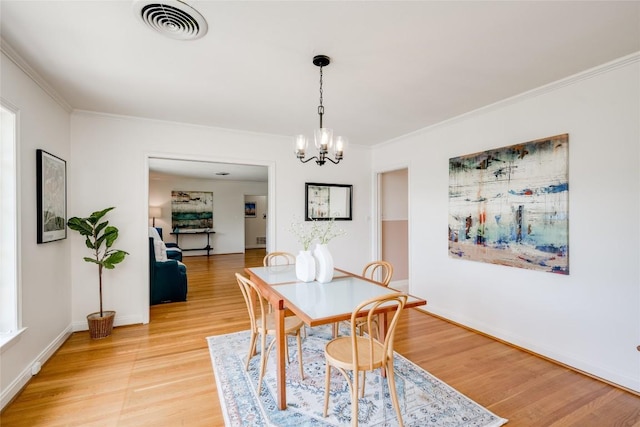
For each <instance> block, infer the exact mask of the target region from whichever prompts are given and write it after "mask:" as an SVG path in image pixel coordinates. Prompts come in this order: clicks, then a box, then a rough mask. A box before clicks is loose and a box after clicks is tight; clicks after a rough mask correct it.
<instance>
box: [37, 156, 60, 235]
mask: <svg viewBox="0 0 640 427" xmlns="http://www.w3.org/2000/svg"><path fill="white" fill-rule="evenodd" d="M36 175H37V176H36V179H37V189H36V190H37V195H38V201H37V210H38V237H37V242H38V243H48V242H53V241H55V240H61V239H66V238H67V162H65V161H64V160H62V159H61V158H59V157H56V156H54V155H53V154H49V153H47V152H46V151H44V150H36Z"/></svg>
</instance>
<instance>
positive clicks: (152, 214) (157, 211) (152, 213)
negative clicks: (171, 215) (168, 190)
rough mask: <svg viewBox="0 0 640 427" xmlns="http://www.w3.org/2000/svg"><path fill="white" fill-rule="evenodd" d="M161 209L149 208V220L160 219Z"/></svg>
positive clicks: (156, 207) (157, 207)
mask: <svg viewBox="0 0 640 427" xmlns="http://www.w3.org/2000/svg"><path fill="white" fill-rule="evenodd" d="M161 216H162V209H160V207H159V206H149V218H160V217H161Z"/></svg>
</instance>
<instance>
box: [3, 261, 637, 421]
mask: <svg viewBox="0 0 640 427" xmlns="http://www.w3.org/2000/svg"><path fill="white" fill-rule="evenodd" d="M263 254H264V251H261V250H251V251H248V253H247V254H246V255H215V256H211V257H210V258H207V257H186V259H185V263H186V264H187V267H188V271H189V301H188V302H186V303H172V304H164V305H158V306H153V307H152V309H151V323H150V324H148V325H135V326H127V327H119V328H116V329H115V330H114V333H113V335H112V336H111V337H109V338H106V339H104V340H97V341H92V340H90V339H89V337H88V333H86V332H77V333H74V334H73V335H72V336H71V337H70V338H69V340H68V341H67V342H66V343H65V344H64V345H63V346H62V347H61V348H60V350H59V351H58V352H57V353H56V354H55V355H54V356H53V357H52V358H51V359H50V360H49V361H48V362H47V363H46V364H45V365H44V366H43V368H42V371H41V372H40V373H39V374H38V375H37V376H35V377H33V379H32V380H31V382H30V383H29V384H28V385H27V386H26V388H25V389H24V390H23V391H22V393H21V394H20V395H19V396H18V397H17V398H16V399H15V400H14V401H13V402H12V403H11V404H10V405H8V406H7V408H5V411H4V412H3V413H2V414H1V416H0V425H2V426H3V427H9V426H30V427H32V426H222V425H223V424H224V421H223V417H222V412H221V409H220V403H219V398H218V394H217V391H216V386H215V380H214V376H213V372H212V368H211V363H210V359H209V352H208V349H207V345H206V341H205V337H208V336H211V335H216V334H224V333H229V332H235V331H239V330H244V329H248V326H249V322H248V318H247V313H246V308H245V306H244V302H243V300H242V296H241V294H240V291H239V289H238V286H237V284H236V283H235V280H234V277H233V273H235V272H236V271H242V268H243V267H244V266H245V265H246V266H256V265H260V264H261V260H262V256H263ZM396 342H397V344H396V349H397V350H398V351H399V352H400V353H402V354H403V355H405V356H406V357H408V358H409V359H411V360H412V361H413V362H415V363H417V364H418V365H420V366H422V367H423V368H425V369H426V370H428V371H429V372H431V373H432V374H434V375H436V376H437V377H438V378H440V379H442V380H444V381H445V382H447V383H448V384H449V385H451V386H453V387H454V388H456V389H457V390H459V391H460V392H462V393H464V394H465V395H467V396H469V397H470V398H471V399H473V400H475V401H476V402H478V403H479V404H481V405H483V406H485V407H487V408H488V409H489V410H491V411H493V412H494V413H496V414H497V415H499V416H502V417H504V418H508V419H509V420H510V421H509V423H508V426H581V427H585V426H587V427H588V426H598V427H601V426H640V397H638V396H636V395H634V394H631V393H628V392H625V391H622V390H619V389H616V388H614V387H612V386H609V385H607V384H604V383H602V382H599V381H597V380H594V379H591V378H589V377H586V376H584V375H581V374H578V373H575V372H573V371H571V370H569V369H566V368H563V367H560V366H557V365H555V364H553V363H551V362H548V361H546V360H543V359H540V358H538V357H535V356H532V355H530V354H527V353H525V352H523V351H520V350H517V349H515V348H512V347H510V346H508V345H505V344H502V343H499V342H497V341H494V340H492V339H490V338H487V337H485V336H482V335H479V334H476V333H473V332H471V331H468V330H466V329H464V328H460V327H458V326H455V325H452V324H450V323H448V322H445V321H443V320H441V319H438V318H435V317H433V316H430V315H428V314H425V313H423V312H420V311H417V310H415V309H411V310H406V313H405V314H403V317H402V321H401V324H400V325H399V328H398V331H397V335H396Z"/></svg>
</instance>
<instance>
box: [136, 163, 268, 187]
mask: <svg viewBox="0 0 640 427" xmlns="http://www.w3.org/2000/svg"><path fill="white" fill-rule="evenodd" d="M149 171H151V173H150V174H149V178H150V179H152V180H153V179H157V180H162V179H172V177H174V176H179V177H182V178H194V179H209V180H219V181H257V182H264V181H267V175H268V169H267V167H266V166H251V165H237V164H230V163H213V162H200V161H194V160H175V159H157V158H151V159H149Z"/></svg>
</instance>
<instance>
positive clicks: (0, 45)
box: [0, 38, 73, 113]
mask: <svg viewBox="0 0 640 427" xmlns="http://www.w3.org/2000/svg"><path fill="white" fill-rule="evenodd" d="M0 51H1V52H2V53H4V54H5V55H6V56H7V58H9V59H10V60H11V62H13V63H14V64H16V65H17V66H18V68H20V69H21V70H22V71H23V72H24V73H25V74H26V75H27V76H29V78H30V79H31V80H33V81H34V82H35V83H36V84H37V85H38V86H40V88H41V89H42V90H44V91H45V93H46V94H47V95H49V96H50V97H51V98H52V99H53V100H54V101H55V102H56V103H57V104H58V105H60V106H61V107H62V108H63V109H64V110H65V111H66V112H67V113H71V112H72V111H73V107H71V105H69V103H68V102H67V100H66V99H64V98H63V97H62V96H61V95H60V94H59V93H58V92H56V90H55V89H54V88H53V86H51V85H50V84H49V83H48V82H47V81H46V80H45V79H44V78H42V76H41V75H40V74H38V73H37V72H36V70H34V69H33V68H32V67H31V65H29V63H27V61H25V60H24V59H23V58H22V57H21V56H20V55H19V54H18V52H16V50H15V49H14V48H13V47H11V45H9V43H7V42H6V41H5V40H4V39H3V38H0Z"/></svg>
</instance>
